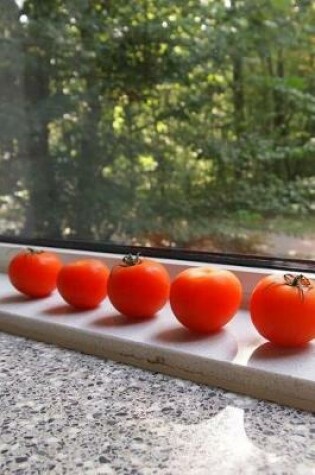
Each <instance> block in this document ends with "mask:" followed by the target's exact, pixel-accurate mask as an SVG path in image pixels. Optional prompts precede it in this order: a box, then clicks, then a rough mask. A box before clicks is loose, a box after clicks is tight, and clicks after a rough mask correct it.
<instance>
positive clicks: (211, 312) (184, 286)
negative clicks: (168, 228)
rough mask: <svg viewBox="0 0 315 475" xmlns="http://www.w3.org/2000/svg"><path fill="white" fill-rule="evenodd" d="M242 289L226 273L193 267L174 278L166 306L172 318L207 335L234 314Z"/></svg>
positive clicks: (234, 277)
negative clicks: (170, 310) (169, 309)
mask: <svg viewBox="0 0 315 475" xmlns="http://www.w3.org/2000/svg"><path fill="white" fill-rule="evenodd" d="M241 300H242V287H241V283H240V281H239V280H238V278H237V277H236V276H235V275H234V274H233V273H232V272H230V271H227V270H220V269H212V268H211V267H195V268H191V269H186V270H184V271H183V272H181V273H180V274H178V275H177V277H176V278H175V280H174V281H173V283H172V286H171V293H170V303H171V308H172V310H173V312H174V314H175V316H176V318H177V319H178V320H179V321H180V322H181V323H182V324H183V325H184V326H185V327H187V328H189V329H191V330H193V331H196V332H200V333H211V332H215V331H216V330H219V329H220V328H221V327H223V326H224V325H225V324H226V323H227V322H228V321H229V320H231V318H232V317H233V315H234V314H235V313H236V311H237V310H238V308H239V306H240V304H241Z"/></svg>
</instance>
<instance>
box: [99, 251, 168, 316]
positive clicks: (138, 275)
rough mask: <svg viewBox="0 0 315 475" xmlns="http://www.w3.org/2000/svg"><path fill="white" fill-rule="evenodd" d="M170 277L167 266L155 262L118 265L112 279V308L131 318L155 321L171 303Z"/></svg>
mask: <svg viewBox="0 0 315 475" xmlns="http://www.w3.org/2000/svg"><path fill="white" fill-rule="evenodd" d="M169 291H170V277H169V275H168V272H167V271H166V269H165V267H164V266H163V265H162V264H160V263H159V262H156V261H153V260H151V259H140V260H139V263H137V264H135V265H131V266H127V265H124V264H121V265H117V266H115V267H113V269H112V270H111V273H110V276H109V279H108V297H109V299H110V301H111V303H112V305H113V306H114V307H115V308H116V310H118V311H119V312H120V313H122V314H123V315H125V316H127V317H130V318H135V319H136V318H151V317H153V316H154V315H155V313H156V312H158V311H159V310H160V309H161V308H162V307H163V306H164V305H165V303H166V302H167V300H168V297H169Z"/></svg>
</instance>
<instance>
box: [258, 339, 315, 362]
mask: <svg viewBox="0 0 315 475" xmlns="http://www.w3.org/2000/svg"><path fill="white" fill-rule="evenodd" d="M311 351H312V345H311V344H310V343H306V344H305V345H302V346H298V347H295V348H292V347H282V346H277V345H274V344H272V343H270V342H267V343H263V344H262V345H260V346H259V347H258V348H256V350H255V351H254V352H253V353H252V355H251V357H250V359H249V364H250V363H251V362H253V361H265V360H267V361H268V360H274V359H276V360H279V359H282V358H284V359H286V358H291V357H292V356H295V355H303V354H309V353H310V352H311Z"/></svg>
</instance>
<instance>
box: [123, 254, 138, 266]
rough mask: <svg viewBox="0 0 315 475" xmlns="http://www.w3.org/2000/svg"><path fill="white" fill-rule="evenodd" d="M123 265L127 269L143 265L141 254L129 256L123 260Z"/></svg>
mask: <svg viewBox="0 0 315 475" xmlns="http://www.w3.org/2000/svg"><path fill="white" fill-rule="evenodd" d="M123 263H124V265H125V266H126V267H132V266H136V265H137V264H141V259H140V253H139V252H138V253H137V254H136V255H135V256H134V255H133V254H131V253H130V254H127V255H126V256H125V257H124V258H123Z"/></svg>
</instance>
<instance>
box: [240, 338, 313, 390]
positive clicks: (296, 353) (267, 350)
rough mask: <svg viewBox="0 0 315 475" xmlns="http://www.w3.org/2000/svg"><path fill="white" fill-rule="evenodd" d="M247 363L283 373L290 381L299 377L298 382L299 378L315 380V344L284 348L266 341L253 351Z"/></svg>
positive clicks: (275, 372) (255, 367)
mask: <svg viewBox="0 0 315 475" xmlns="http://www.w3.org/2000/svg"><path fill="white" fill-rule="evenodd" d="M247 365H248V366H249V367H251V368H254V369H258V370H263V371H266V372H269V373H273V374H282V375H284V376H285V377H287V378H288V379H289V380H290V381H291V380H292V378H297V381H296V383H297V384H298V381H299V380H301V381H302V380H310V381H314V366H315V345H314V343H309V344H307V345H305V346H301V347H298V348H283V347H277V346H275V345H272V344H271V343H264V344H263V345H261V346H259V347H258V348H256V350H255V351H254V352H253V353H252V355H251V356H250V358H249V360H248V363H247ZM279 389H280V388H279Z"/></svg>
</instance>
